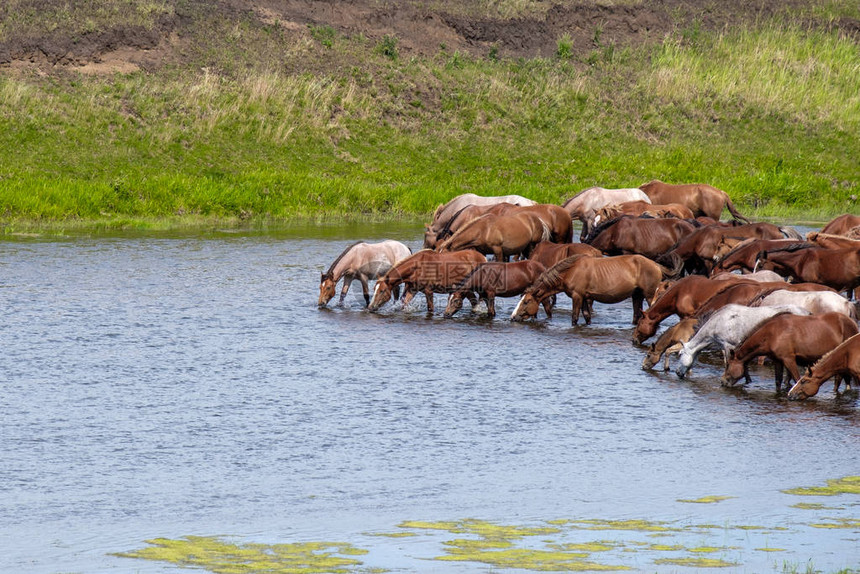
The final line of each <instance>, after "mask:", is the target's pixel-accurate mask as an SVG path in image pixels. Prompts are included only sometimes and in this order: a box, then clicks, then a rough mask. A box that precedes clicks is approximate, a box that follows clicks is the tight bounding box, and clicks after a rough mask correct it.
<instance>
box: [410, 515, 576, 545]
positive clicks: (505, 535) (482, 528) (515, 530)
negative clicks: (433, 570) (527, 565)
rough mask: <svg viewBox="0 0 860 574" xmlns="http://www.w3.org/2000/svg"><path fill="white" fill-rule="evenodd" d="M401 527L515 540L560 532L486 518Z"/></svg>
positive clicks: (412, 523)
mask: <svg viewBox="0 0 860 574" xmlns="http://www.w3.org/2000/svg"><path fill="white" fill-rule="evenodd" d="M398 526H399V527H400V528H412V529H426V530H446V531H448V532H451V533H452V534H474V535H475V536H480V537H482V538H489V539H501V540H515V539H519V538H523V537H525V536H541V535H544V534H558V533H559V532H561V530H559V529H558V528H555V527H552V526H540V527H528V526H507V525H503V524H495V523H493V522H489V521H486V520H475V519H471V518H470V519H466V520H458V521H456V522H421V521H415V520H410V521H406V522H401V523H400V524H399V525H398Z"/></svg>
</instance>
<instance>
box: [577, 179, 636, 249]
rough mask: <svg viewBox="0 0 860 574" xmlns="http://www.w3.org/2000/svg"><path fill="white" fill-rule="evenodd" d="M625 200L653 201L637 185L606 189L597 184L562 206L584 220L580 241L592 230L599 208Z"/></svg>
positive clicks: (580, 219)
mask: <svg viewBox="0 0 860 574" xmlns="http://www.w3.org/2000/svg"><path fill="white" fill-rule="evenodd" d="M625 201H644V202H646V203H651V200H650V199H649V198H648V196H647V195H645V192H643V191H642V190H641V189H636V188H635V187H629V188H621V189H606V188H603V187H596V186H595V187H589V188H588V189H584V190H582V191H580V192H579V193H577V194H576V195H574V196H573V197H571V198H570V199H568V200H567V201H565V202H564V203H563V204H562V207H563V208H564V209H566V210H567V212H568V213H569V214H570V217H571V218H572V219H578V220H579V221H581V222H582V233H581V234H580V237H579V239H580V241H582V239H584V238H585V237H586V236H587V235H588V233H589V232H590V231H591V226H592V223H593V221H594V216H595V215H596V214H597V210H598V209H600V208H602V207H606V206H607V205H612V204H614V203H624V202H625Z"/></svg>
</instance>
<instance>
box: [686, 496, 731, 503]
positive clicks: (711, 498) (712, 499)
mask: <svg viewBox="0 0 860 574" xmlns="http://www.w3.org/2000/svg"><path fill="white" fill-rule="evenodd" d="M730 498H734V496H703V497H702V498H693V499H689V498H679V499H678V502H688V503H693V504H713V503H715V502H721V501H723V500H728V499H730Z"/></svg>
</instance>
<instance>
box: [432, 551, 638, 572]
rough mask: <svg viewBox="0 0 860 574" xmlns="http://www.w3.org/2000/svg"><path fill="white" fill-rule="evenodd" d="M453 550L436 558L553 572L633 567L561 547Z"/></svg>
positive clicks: (627, 568)
mask: <svg viewBox="0 0 860 574" xmlns="http://www.w3.org/2000/svg"><path fill="white" fill-rule="evenodd" d="M449 552H451V553H450V554H448V555H446V556H439V557H437V558H436V560H443V561H461V562H481V563H483V564H489V565H491V566H495V567H498V568H518V569H523V570H536V571H543V572H548V571H553V572H584V571H617V570H630V568H629V567H627V566H613V565H609V564H599V563H597V562H591V561H589V560H586V558H588V553H583V552H565V551H562V550H533V549H528V548H511V549H508V550H492V551H486V550H476V551H469V550H467V549H457V550H453V551H452V550H449Z"/></svg>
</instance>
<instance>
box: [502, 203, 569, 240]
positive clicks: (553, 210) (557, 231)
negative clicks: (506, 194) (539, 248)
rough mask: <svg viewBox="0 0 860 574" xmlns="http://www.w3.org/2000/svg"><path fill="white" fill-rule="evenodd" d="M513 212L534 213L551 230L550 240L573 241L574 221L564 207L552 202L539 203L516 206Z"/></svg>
mask: <svg viewBox="0 0 860 574" xmlns="http://www.w3.org/2000/svg"><path fill="white" fill-rule="evenodd" d="M513 213H533V214H534V215H537V216H538V217H539V218H540V220H541V221H543V222H544V223H545V224H546V225H547V226H548V227H549V231H550V236H549V240H550V241H553V242H555V243H570V242H571V241H573V221H572V220H571V218H570V214H569V213H568V212H567V210H565V209H564V208H563V207H559V206H558V205H554V204H552V203H537V204H535V205H529V206H525V207H518V208H516V209H515V210H514V211H513Z"/></svg>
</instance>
